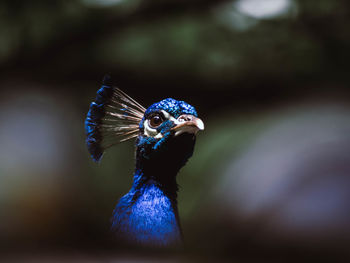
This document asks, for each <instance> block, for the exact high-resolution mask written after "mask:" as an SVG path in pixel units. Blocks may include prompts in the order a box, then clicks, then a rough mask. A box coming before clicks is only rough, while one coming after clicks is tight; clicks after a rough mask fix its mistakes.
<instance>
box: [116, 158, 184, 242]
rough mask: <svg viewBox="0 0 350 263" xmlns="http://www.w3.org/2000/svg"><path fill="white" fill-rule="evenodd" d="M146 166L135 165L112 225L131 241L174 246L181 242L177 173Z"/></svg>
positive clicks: (125, 238)
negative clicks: (128, 187)
mask: <svg viewBox="0 0 350 263" xmlns="http://www.w3.org/2000/svg"><path fill="white" fill-rule="evenodd" d="M149 167H152V166H148V165H144V164H136V169H135V173H134V181H133V185H132V188H131V189H130V191H129V192H128V193H127V194H126V195H125V196H123V197H122V198H121V199H120V201H119V203H118V204H117V206H116V209H115V210H114V216H113V225H112V227H113V228H114V230H115V231H116V232H117V234H118V235H119V236H120V237H122V238H123V239H124V240H126V241H129V242H131V243H137V244H140V245H146V246H148V245H150V246H166V247H169V246H177V245H179V244H181V242H182V235H181V230H180V224H179V216H178V209H177V200H176V198H177V190H178V186H177V183H176V174H177V172H175V171H173V173H168V174H161V173H160V171H158V170H155V169H150V168H149ZM160 170H161V169H160Z"/></svg>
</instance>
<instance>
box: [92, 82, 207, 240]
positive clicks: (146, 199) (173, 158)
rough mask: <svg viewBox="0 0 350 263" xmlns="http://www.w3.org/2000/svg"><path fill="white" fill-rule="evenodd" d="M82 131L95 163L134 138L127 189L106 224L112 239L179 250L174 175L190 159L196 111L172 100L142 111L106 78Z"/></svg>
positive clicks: (199, 124)
mask: <svg viewBox="0 0 350 263" xmlns="http://www.w3.org/2000/svg"><path fill="white" fill-rule="evenodd" d="M85 130H86V144H87V148H88V151H89V153H90V154H91V157H92V159H93V160H94V161H95V162H100V160H101V158H102V156H103V153H104V152H105V150H106V149H107V148H109V147H111V146H113V145H115V144H117V143H119V142H123V141H126V140H129V139H133V138H136V143H135V144H136V153H135V159H136V162H135V172H134V177H133V183H132V187H131V189H130V191H129V192H128V193H127V194H126V195H124V196H123V197H121V198H120V200H119V202H118V203H117V205H116V207H115V209H114V211H113V216H112V219H111V223H112V226H111V229H112V231H113V232H114V233H115V234H116V236H117V238H118V239H119V240H122V241H123V242H126V243H127V244H131V245H138V246H147V247H148V246H152V247H178V246H181V245H182V242H183V236H182V231H181V227H180V220H179V213H178V207H177V192H178V185H177V183H176V175H177V174H178V172H179V170H180V169H181V168H182V167H183V166H184V165H185V164H186V162H187V161H188V159H189V158H190V157H191V156H192V154H193V151H194V146H195V141H196V134H197V132H198V131H200V130H204V123H203V121H202V120H201V119H200V118H198V114H197V111H196V109H195V108H194V107H193V106H191V105H190V104H188V103H186V102H184V101H180V100H175V99H172V98H167V99H164V100H162V101H159V102H157V103H154V104H152V105H151V106H150V107H148V108H147V109H146V108H144V107H143V106H142V105H141V104H139V103H138V102H136V101H135V100H134V99H132V98H131V97H130V96H128V95H127V94H126V93H124V92H123V91H122V90H120V89H119V88H117V87H115V86H113V85H112V82H111V79H110V77H109V76H107V77H105V78H104V80H103V85H102V87H101V88H100V89H99V90H98V91H97V96H96V99H95V101H94V102H92V103H91V105H90V109H89V112H88V114H87V117H86V121H85Z"/></svg>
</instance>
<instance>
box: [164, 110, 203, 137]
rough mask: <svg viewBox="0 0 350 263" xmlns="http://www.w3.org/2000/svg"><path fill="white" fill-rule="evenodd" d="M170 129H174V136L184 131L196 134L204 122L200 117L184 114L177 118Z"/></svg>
mask: <svg viewBox="0 0 350 263" xmlns="http://www.w3.org/2000/svg"><path fill="white" fill-rule="evenodd" d="M171 130H173V131H175V136H178V135H180V134H182V133H185V132H187V133H192V134H196V133H197V132H198V131H202V130H204V123H203V121H202V120H201V119H200V118H197V117H195V116H193V115H189V114H184V115H181V116H180V117H179V118H177V120H176V126H175V127H173V128H172V129H171Z"/></svg>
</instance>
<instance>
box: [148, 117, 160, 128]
mask: <svg viewBox="0 0 350 263" xmlns="http://www.w3.org/2000/svg"><path fill="white" fill-rule="evenodd" d="M161 123H162V119H161V117H160V116H158V115H154V116H153V117H152V118H151V121H150V124H151V126H152V127H158V126H159V125H160V124H161Z"/></svg>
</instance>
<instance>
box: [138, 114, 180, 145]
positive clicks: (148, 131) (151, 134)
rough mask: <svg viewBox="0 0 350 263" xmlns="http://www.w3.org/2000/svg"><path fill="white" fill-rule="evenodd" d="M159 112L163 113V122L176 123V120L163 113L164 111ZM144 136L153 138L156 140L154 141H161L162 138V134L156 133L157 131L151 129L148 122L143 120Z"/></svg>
mask: <svg viewBox="0 0 350 263" xmlns="http://www.w3.org/2000/svg"><path fill="white" fill-rule="evenodd" d="M161 112H162V113H163V116H164V118H165V120H171V121H173V122H174V123H177V120H176V119H175V118H174V117H173V116H171V115H170V114H169V113H168V112H166V111H164V110H161ZM144 127H145V129H144V133H143V134H144V135H146V136H147V137H153V138H156V139H161V138H163V134H162V133H160V132H158V131H157V129H155V128H152V127H151V126H150V125H149V120H148V119H147V120H145V123H144Z"/></svg>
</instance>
